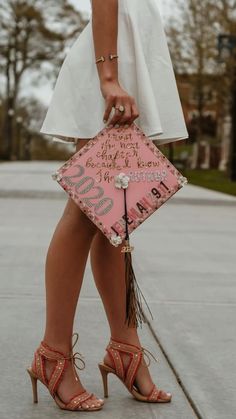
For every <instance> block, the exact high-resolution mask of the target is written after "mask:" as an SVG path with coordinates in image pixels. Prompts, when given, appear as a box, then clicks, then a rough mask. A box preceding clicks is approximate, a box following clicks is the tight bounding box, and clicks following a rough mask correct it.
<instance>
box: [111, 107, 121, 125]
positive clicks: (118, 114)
mask: <svg viewBox="0 0 236 419" xmlns="http://www.w3.org/2000/svg"><path fill="white" fill-rule="evenodd" d="M119 106H120V105H116V106H115V112H114V115H113V116H112V118H111V120H110V121H109V126H110V125H112V126H114V125H117V124H118V125H120V120H121V118H122V113H121V112H120V111H119V109H117V108H118V107H119Z"/></svg>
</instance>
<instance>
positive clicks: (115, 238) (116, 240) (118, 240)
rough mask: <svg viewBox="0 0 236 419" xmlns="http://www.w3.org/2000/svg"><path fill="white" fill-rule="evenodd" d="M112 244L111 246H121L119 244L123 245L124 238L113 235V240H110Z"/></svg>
mask: <svg viewBox="0 0 236 419" xmlns="http://www.w3.org/2000/svg"><path fill="white" fill-rule="evenodd" d="M110 242H111V244H113V246H116V247H117V246H119V244H121V243H122V238H121V237H120V236H119V235H117V236H116V235H115V234H114V235H113V236H111V238H110Z"/></svg>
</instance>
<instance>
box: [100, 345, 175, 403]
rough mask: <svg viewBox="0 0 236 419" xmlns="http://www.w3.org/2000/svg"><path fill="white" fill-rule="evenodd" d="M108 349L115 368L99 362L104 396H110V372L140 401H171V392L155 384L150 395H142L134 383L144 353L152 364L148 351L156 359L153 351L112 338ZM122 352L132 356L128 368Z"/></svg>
mask: <svg viewBox="0 0 236 419" xmlns="http://www.w3.org/2000/svg"><path fill="white" fill-rule="evenodd" d="M106 351H107V352H108V354H109V356H110V358H111V360H112V362H113V365H114V368H112V367H110V366H108V365H106V364H105V363H100V364H98V366H99V369H100V372H101V375H102V380H103V388H104V397H108V384H107V376H108V374H109V373H112V374H115V375H116V376H117V377H118V378H119V379H120V380H121V381H122V382H123V384H124V385H125V386H126V388H127V389H128V391H129V392H130V393H131V394H132V396H133V397H134V398H135V399H137V400H139V401H142V402H149V403H168V402H170V401H171V398H172V395H171V393H166V392H165V391H163V390H160V389H158V388H157V387H156V385H155V384H154V385H153V388H152V391H151V393H150V394H149V395H148V396H144V395H142V394H141V393H140V391H139V389H138V388H137V386H136V385H134V382H135V377H136V374H137V371H138V367H139V365H140V363H141V362H142V359H143V355H144V354H145V355H146V356H147V357H148V360H149V364H148V366H149V365H150V358H149V356H148V355H147V353H149V354H150V355H151V356H152V357H153V358H154V359H155V357H154V356H153V355H152V353H151V352H149V351H148V350H147V349H145V348H143V347H142V348H139V347H138V346H134V345H130V344H127V343H122V342H118V341H116V340H114V339H112V338H111V339H110V342H109V344H108V346H107V347H106ZM121 353H125V354H127V355H129V357H130V362H129V364H128V366H127V367H126V368H125V367H124V363H123V360H122V357H121ZM155 360H156V359H155Z"/></svg>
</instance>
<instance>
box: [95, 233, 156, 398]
mask: <svg viewBox="0 0 236 419" xmlns="http://www.w3.org/2000/svg"><path fill="white" fill-rule="evenodd" d="M121 247H122V244H121V245H120V246H118V247H114V246H113V245H112V244H111V243H110V242H109V241H108V239H107V238H106V237H105V236H104V234H103V233H102V232H100V231H97V233H96V235H95V236H94V238H93V241H92V244H91V249H90V261H91V267H92V271H93V275H94V280H95V283H96V286H97V288H98V291H99V293H100V296H101V298H102V301H103V304H104V308H105V312H106V315H107V319H108V322H109V326H110V334H111V336H112V337H113V338H114V339H117V340H120V341H122V342H127V343H130V344H133V345H137V346H141V344H140V340H139V337H138V333H137V329H136V328H135V327H127V325H125V324H124V322H125V304H126V293H125V265H124V253H121ZM101 260H102V263H101ZM123 357H124V358H123V360H124V362H125V364H127V363H128V361H129V357H128V356H127V355H123ZM104 361H105V362H106V363H107V364H108V365H111V366H112V363H111V361H110V358H109V356H108V355H106V356H105V358H104ZM136 383H137V384H138V386H139V389H140V391H141V392H142V394H144V395H147V394H149V393H150V391H151V390H152V387H153V381H152V379H151V376H150V373H149V370H148V368H147V367H146V366H142V365H140V367H139V369H138V373H137V379H136Z"/></svg>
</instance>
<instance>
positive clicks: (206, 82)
mask: <svg viewBox="0 0 236 419" xmlns="http://www.w3.org/2000/svg"><path fill="white" fill-rule="evenodd" d="M177 7H178V11H179V12H178V13H176V16H175V17H173V16H171V17H170V19H169V22H168V25H167V34H168V40H169V44H170V50H171V56H172V59H173V63H174V67H175V70H176V73H177V74H181V73H182V74H191V75H192V76H191V82H192V90H193V91H194V98H195V101H196V106H197V111H198V118H197V124H196V126H197V132H196V134H197V136H196V141H197V146H198V150H199V143H200V141H201V139H202V135H203V128H204V110H205V105H206V93H207V91H209V88H210V89H211V90H212V91H215V92H216V93H217V98H218V101H219V103H221V104H222V103H224V101H225V100H226V98H229V96H230V89H232V84H231V82H232V70H230V69H232V62H230V60H226V63H225V66H224V67H225V68H224V69H223V71H222V65H221V64H220V63H219V51H218V43H217V39H218V35H219V34H220V33H222V32H223V33H224V32H226V33H232V32H233V31H235V18H236V16H235V10H236V0H202V1H199V0H177ZM211 75H212V77H211ZM215 76H216V77H215ZM219 79H221V82H220V83H219ZM223 109H225V107H224V106H221V112H224V111H223ZM197 160H198V159H197Z"/></svg>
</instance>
